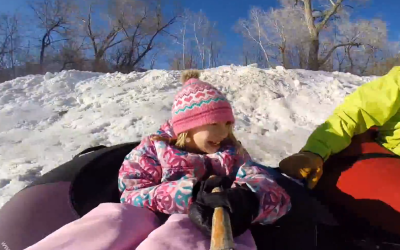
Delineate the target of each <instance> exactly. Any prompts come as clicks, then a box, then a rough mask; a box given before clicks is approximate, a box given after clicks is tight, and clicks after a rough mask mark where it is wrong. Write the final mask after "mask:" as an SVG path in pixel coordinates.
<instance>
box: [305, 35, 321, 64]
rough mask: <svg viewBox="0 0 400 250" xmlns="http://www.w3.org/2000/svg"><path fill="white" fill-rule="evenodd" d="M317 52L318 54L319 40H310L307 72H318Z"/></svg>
mask: <svg viewBox="0 0 400 250" xmlns="http://www.w3.org/2000/svg"><path fill="white" fill-rule="evenodd" d="M318 52H319V39H318V38H317V39H312V40H311V41H310V47H309V51H308V66H307V69H309V70H318V69H319V62H318Z"/></svg>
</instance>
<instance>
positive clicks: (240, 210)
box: [189, 183, 259, 237]
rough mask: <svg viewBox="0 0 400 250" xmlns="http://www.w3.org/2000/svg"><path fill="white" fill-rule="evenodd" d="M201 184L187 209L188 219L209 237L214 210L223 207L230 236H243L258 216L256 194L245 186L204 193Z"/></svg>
mask: <svg viewBox="0 0 400 250" xmlns="http://www.w3.org/2000/svg"><path fill="white" fill-rule="evenodd" d="M205 186H206V184H205V183H202V185H201V188H200V190H199V193H198V195H197V199H196V201H195V202H194V203H193V204H192V205H191V206H190V208H189V218H190V219H191V220H192V221H193V223H194V224H195V225H196V226H197V227H198V228H199V229H200V230H201V231H203V232H204V233H205V234H207V235H209V236H210V235H211V227H212V216H213V214H214V209H215V208H217V207H225V208H226V209H228V211H229V215H230V220H231V226H232V234H233V237H237V236H239V235H241V234H243V233H244V232H245V231H246V230H247V229H248V228H249V227H250V226H251V223H252V221H253V220H254V219H255V217H256V216H257V215H258V208H259V201H258V198H257V196H256V194H255V193H254V192H253V191H251V190H250V189H249V188H248V187H247V185H245V184H244V185H243V186H239V185H236V187H234V188H228V189H225V190H223V191H222V192H219V193H210V192H205V191H204V190H205Z"/></svg>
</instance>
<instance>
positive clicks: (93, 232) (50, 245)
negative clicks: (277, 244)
mask: <svg viewBox="0 0 400 250" xmlns="http://www.w3.org/2000/svg"><path fill="white" fill-rule="evenodd" d="M235 243H236V248H235V249H236V250H252V249H256V246H255V243H254V240H253V237H252V236H251V233H250V231H247V232H246V233H244V234H243V235H241V236H239V237H237V238H236V239H235ZM209 248H210V239H209V238H208V237H206V236H204V235H203V234H202V233H201V232H200V231H199V230H198V229H197V228H196V227H195V226H194V225H193V224H192V222H191V221H190V219H189V218H188V216H187V215H184V214H174V215H171V216H170V217H169V219H168V220H167V222H166V223H165V224H163V225H162V226H161V223H160V222H159V220H158V218H157V217H156V216H155V214H154V213H153V212H151V211H150V210H148V209H145V208H138V207H134V206H132V205H128V204H118V203H104V204H101V205H99V206H98V207H97V208H95V209H93V210H92V211H91V212H89V213H88V214H87V215H85V216H84V217H82V218H81V219H79V220H76V221H73V222H71V223H69V224H67V225H65V226H63V227H62V228H60V229H59V230H57V231H55V232H54V233H52V234H50V235H49V236H47V237H46V238H44V239H43V240H41V241H39V242H38V243H36V244H34V245H33V246H30V247H28V248H26V250H50V249H51V250H76V249H91V250H134V249H137V250H147V249H148V250H158V249H163V250H168V249H174V250H180V249H182V250H183V249H193V250H208V249H209Z"/></svg>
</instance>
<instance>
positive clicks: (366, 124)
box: [302, 67, 400, 160]
mask: <svg viewBox="0 0 400 250" xmlns="http://www.w3.org/2000/svg"><path fill="white" fill-rule="evenodd" d="M373 126H377V127H378V129H379V136H378V142H379V143H380V144H382V145H383V146H384V147H385V148H387V149H389V150H390V151H392V152H394V153H395V154H397V155H400V67H394V68H393V69H392V70H391V71H390V72H389V73H388V74H387V75H385V76H383V77H381V78H379V79H376V80H374V81H371V82H369V83H365V84H363V85H362V86H360V87H358V89H357V90H356V91H354V92H353V93H352V94H350V95H348V96H347V97H346V98H345V99H344V102H343V103H342V104H341V105H340V106H338V107H337V108H336V109H335V110H334V112H333V114H332V115H331V116H330V117H329V118H328V120H326V121H325V122H324V123H323V124H321V125H320V126H318V128H317V129H316V130H315V131H314V132H313V133H312V134H311V136H310V137H309V138H308V140H307V143H306V145H305V146H304V147H303V149H302V151H310V152H313V153H316V154H318V155H320V156H321V157H323V158H324V160H327V159H328V158H329V156H331V155H332V154H336V153H338V152H340V151H342V150H343V149H345V148H346V147H347V146H349V144H350V142H351V138H352V137H353V136H354V135H358V134H362V133H364V132H365V131H367V130H368V129H369V128H371V127H373Z"/></svg>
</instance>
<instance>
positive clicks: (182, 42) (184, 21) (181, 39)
mask: <svg viewBox="0 0 400 250" xmlns="http://www.w3.org/2000/svg"><path fill="white" fill-rule="evenodd" d="M178 21H179V28H178V29H177V30H175V32H173V34H171V37H172V39H173V43H174V44H178V45H179V46H181V51H182V52H181V53H180V55H181V59H180V60H179V63H175V64H176V65H178V64H179V65H180V66H182V69H185V67H186V65H193V63H192V61H193V60H196V65H198V67H199V68H206V67H207V66H208V67H215V66H217V65H218V63H219V60H218V59H219V56H220V53H221V48H222V47H223V38H222V36H221V35H220V34H219V33H218V30H217V23H216V22H211V21H210V20H209V19H208V17H207V16H206V15H205V14H204V12H202V11H201V10H200V11H199V12H192V11H189V10H187V9H186V10H184V12H183V14H182V16H181V17H180V18H179V20H178ZM192 50H196V51H197V52H196V54H197V56H194V55H193V54H192V52H193V51H192ZM187 55H190V58H189V59H187V58H186V56H187ZM171 60H172V61H175V62H178V59H177V56H176V54H173V58H172V59H171ZM183 62H185V63H183ZM175 68H176V67H175Z"/></svg>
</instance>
